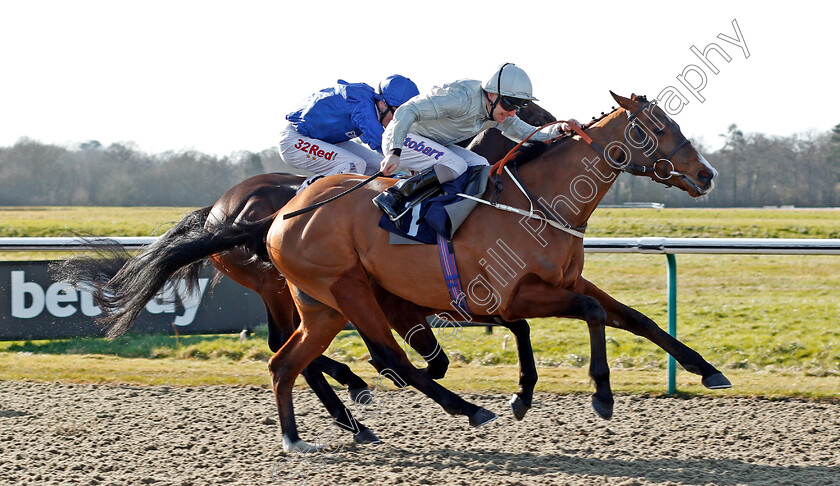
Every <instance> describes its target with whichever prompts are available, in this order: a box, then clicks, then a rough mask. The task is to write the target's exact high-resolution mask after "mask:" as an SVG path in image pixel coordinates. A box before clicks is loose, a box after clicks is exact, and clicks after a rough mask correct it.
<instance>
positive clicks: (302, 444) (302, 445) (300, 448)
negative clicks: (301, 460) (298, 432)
mask: <svg viewBox="0 0 840 486" xmlns="http://www.w3.org/2000/svg"><path fill="white" fill-rule="evenodd" d="M283 450H284V451H286V452H302V453H304V454H307V453H310V452H315V451H317V450H318V448H317V447H315V446H314V445H312V444H310V443H309V442H306V441H303V440H300V439H298V440H296V441H292V440H291V439H289V438H288V437H286V436H285V435H284V436H283Z"/></svg>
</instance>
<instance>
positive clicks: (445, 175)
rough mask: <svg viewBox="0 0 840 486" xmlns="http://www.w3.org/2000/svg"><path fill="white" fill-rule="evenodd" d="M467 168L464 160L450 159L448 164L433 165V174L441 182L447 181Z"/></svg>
mask: <svg viewBox="0 0 840 486" xmlns="http://www.w3.org/2000/svg"><path fill="white" fill-rule="evenodd" d="M466 170H467V163H466V162H465V161H464V160H458V161H452V162H451V163H449V164H448V165H443V164H437V165H435V175H437V178H438V181H440V182H441V183H443V182H449V181H451V180H453V179H455V178H456V177H458V176H459V175H461V174H463V173H464V171H466Z"/></svg>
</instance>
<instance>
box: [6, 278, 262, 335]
mask: <svg viewBox="0 0 840 486" xmlns="http://www.w3.org/2000/svg"><path fill="white" fill-rule="evenodd" d="M48 264H49V262H0V340H10V339H47V338H62V337H73V336H102V335H104V334H105V333H104V331H103V330H102V329H101V327H100V325H99V324H97V323H96V322H95V321H94V319H95V318H96V316H98V315H100V314H101V313H102V311H101V309H99V307H97V306H96V303H95V302H94V301H93V297H92V296H91V294H90V292H87V291H85V290H78V289H74V288H72V287H70V286H68V285H66V284H64V283H61V282H55V281H53V280H52V278H51V277H50V275H49V272H48V269H47V266H48ZM212 278H213V269H212V268H209V267H208V268H205V269H204V270H203V272H202V275H201V278H200V279H199V287H200V289H199V290H198V291H196V292H194V293H192V294H190V295H188V296H187V297H186V298H185V299H184V300H183V301H181V302H178V303H172V300H173V299H172V298H171V296H172V293H173V292H175V291H176V289H175V288H173V286H168V287H167V288H164V289H163V290H162V291H161V292H160V293H159V294H158V296H157V297H156V298H155V299H153V300H152V301H150V302H149V303H148V304H147V305H146V308H145V309H144V310H143V312H142V313H141V314H140V317H139V318H138V319H137V321H136V322H135V324H134V326H133V327H132V328H131V332H140V333H166V334H172V333H174V332H175V329H177V331H178V333H180V334H210V333H225V332H239V331H241V330H242V329H244V328H248V329H253V328H254V327H256V326H257V325H259V324H261V323H265V322H266V317H265V307H264V306H263V304H262V301H261V300H260V299H259V297H258V296H257V294H256V293H254V292H252V291H250V290H248V289H246V288H245V287H242V286H240V285H238V284H236V283H235V282H233V281H232V280H230V279H228V278H224V279H222V281H221V282H219V284H218V285H216V286H215V288H213V289H212V291H211V289H210V281H211V279H212ZM176 285H183V283H180V284H176ZM173 326H174V328H173Z"/></svg>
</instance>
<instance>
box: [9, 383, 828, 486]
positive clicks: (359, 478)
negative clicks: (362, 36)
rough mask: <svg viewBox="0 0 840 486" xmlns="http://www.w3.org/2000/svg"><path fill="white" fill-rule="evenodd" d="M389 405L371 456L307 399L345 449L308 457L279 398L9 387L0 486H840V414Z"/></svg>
mask: <svg viewBox="0 0 840 486" xmlns="http://www.w3.org/2000/svg"><path fill="white" fill-rule="evenodd" d="M340 396H342V397H343V398H344V397H346V395H344V394H343V393H342V394H341V395H340ZM379 398H381V401H380V402H379V403H380V404H381V408H380V409H379V410H378V411H377V410H373V409H368V410H361V409H357V410H356V416H357V417H358V418H360V420H361V421H362V422H363V423H365V424H366V425H367V426H369V427H370V428H371V429H372V430H373V431H374V432H376V433H377V434H378V435H379V437H380V438H381V439H382V440H383V443H382V444H380V445H375V446H374V445H365V446H359V445H356V444H355V443H353V440H352V437H351V436H350V435H349V434H347V433H345V432H342V431H340V430H339V429H337V428H336V427H334V426H332V425H330V424H329V422H328V419H327V415H326V412H325V411H324V409H323V407H322V406H321V405H320V403H318V402H317V401H316V399H315V397H314V395H313V394H312V393H311V392H310V391H309V390H296V392H295V407H296V411H297V413H298V425H299V427H300V430H301V436H302V437H303V438H304V439H305V440H310V441H314V440H315V438H316V436H318V435H319V434H320V436H321V437H322V438H323V440H324V441H326V442H330V440H329V438H330V437H332V438H333V439H335V441H334V442H332V444H333V449H332V450H330V451H328V452H320V453H317V454H314V455H309V456H306V457H302V456H295V455H287V454H284V453H283V452H282V448H281V447H280V443H279V440H278V438H279V436H280V430H279V425H278V424H277V423H276V420H277V417H276V412H275V406H274V399H273V396H272V394H271V391H270V390H267V389H262V388H258V387H226V386H214V387H193V388H176V387H141V386H110V385H108V386H106V385H72V384H47V383H30V382H0V484H3V485H22V484H39V485H41V484H45V485H53V484H55V485H58V484H61V485H66V484H86V485H87V484H89V485H98V484H101V485H138V484H139V485H142V484H154V485H183V486H186V485H209V484H236V485H240V484H241V485H262V484H309V485H327V484H369V485H380V484H406V485H414V484H446V485H449V484H453V485H469V486H479V485H497V484H528V485H547V484H573V485H578V484H609V485H624V486H629V485H650V484H657V485H660V484H662V485H665V484H667V485H710V484H714V485H741V484H744V485H783V484H784V485H840V404H836V403H811V402H803V401H793V400H786V401H768V400H759V399H747V398H726V397H724V398H707V397H702V398H691V399H679V398H677V399H671V398H647V397H635V396H626V395H624V396H618V397H617V400H616V409H615V416H614V418H613V420H612V421H609V422H606V421H603V420H601V419H599V418H597V417H596V416H595V414H594V412H592V410H591V408H590V407H589V399H588V397H584V396H568V395H549V394H540V395H538V396H537V397H536V400H535V406H534V408H533V409H532V410H531V412H530V413H529V414H528V416H527V417H526V418H525V420H524V421H522V422H516V421H515V420H514V419H513V417H512V415H511V413H510V411H509V410H508V409H507V397H506V396H503V395H495V394H494V395H465V398H467V399H468V400H470V401H473V402H474V403H477V404H479V405H482V406H484V407H487V408H489V409H491V410H493V411H495V412H496V413H498V414H499V415H500V417H499V419H498V420H496V421H495V422H492V423H490V424H488V425H486V426H484V427H481V428H478V429H474V428H471V427H469V425H468V423H467V419H466V418H464V417H450V416H449V415H447V414H446V413H445V412H444V411H443V410H442V409H441V408H439V407H438V406H437V405H435V404H434V403H433V402H432V401H431V400H429V399H427V398H426V397H424V396H422V395H420V394H419V393H417V392H415V391H413V390H396V391H389V392H380V395H379ZM333 432H334V434H335V435H333ZM339 439H340V442H339Z"/></svg>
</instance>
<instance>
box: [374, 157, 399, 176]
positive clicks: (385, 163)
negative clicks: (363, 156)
mask: <svg viewBox="0 0 840 486" xmlns="http://www.w3.org/2000/svg"><path fill="white" fill-rule="evenodd" d="M399 168H400V156H399V155H397V154H390V155H386V156H385V158H384V159H382V162H380V163H379V169H380V170H381V171H382V173H383V174H384V175H386V176H389V175H391V174H393V173H394V172H396V170H397V169H399Z"/></svg>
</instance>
